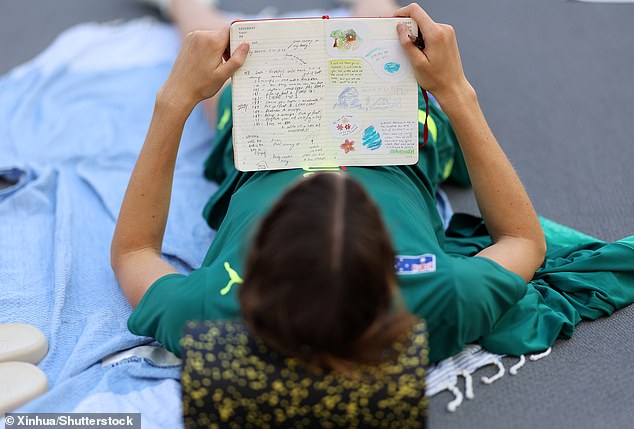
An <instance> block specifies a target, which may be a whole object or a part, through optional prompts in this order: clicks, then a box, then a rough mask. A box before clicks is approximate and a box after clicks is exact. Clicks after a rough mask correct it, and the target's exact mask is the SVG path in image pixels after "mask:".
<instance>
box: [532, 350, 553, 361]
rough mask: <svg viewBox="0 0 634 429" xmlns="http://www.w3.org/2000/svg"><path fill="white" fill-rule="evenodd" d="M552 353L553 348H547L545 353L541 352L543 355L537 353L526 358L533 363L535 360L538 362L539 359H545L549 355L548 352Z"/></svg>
mask: <svg viewBox="0 0 634 429" xmlns="http://www.w3.org/2000/svg"><path fill="white" fill-rule="evenodd" d="M552 351H553V348H552V347H548V348H547V349H546V351H545V352H543V353H537V354H534V355H530V356H529V357H528V358H529V359H530V360H532V361H533V362H535V361H536V360H540V359H543V358H545V357H546V356H548V355H549V354H550V352H552Z"/></svg>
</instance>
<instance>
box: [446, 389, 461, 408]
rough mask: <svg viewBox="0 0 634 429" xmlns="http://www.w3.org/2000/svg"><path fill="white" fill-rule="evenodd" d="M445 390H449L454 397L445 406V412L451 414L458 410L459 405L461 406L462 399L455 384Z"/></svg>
mask: <svg viewBox="0 0 634 429" xmlns="http://www.w3.org/2000/svg"><path fill="white" fill-rule="evenodd" d="M447 390H449V391H450V392H451V393H453V394H454V396H455V398H454V400H453V401H451V402H450V403H448V404H447V411H449V412H450V413H453V412H455V411H456V409H458V407H459V406H460V404H462V399H463V396H462V392H461V391H460V389H458V387H457V386H456V385H455V384H452V385H450V386H447Z"/></svg>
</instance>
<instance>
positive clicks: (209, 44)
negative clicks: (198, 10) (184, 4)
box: [162, 26, 249, 110]
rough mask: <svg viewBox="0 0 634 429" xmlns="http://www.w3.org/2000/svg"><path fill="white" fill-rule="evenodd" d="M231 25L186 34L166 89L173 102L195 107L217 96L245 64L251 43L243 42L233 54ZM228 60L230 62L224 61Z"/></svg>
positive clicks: (163, 90) (186, 106)
mask: <svg viewBox="0 0 634 429" xmlns="http://www.w3.org/2000/svg"><path fill="white" fill-rule="evenodd" d="M228 49H229V27H228V26H227V27H226V28H223V29H221V30H219V31H194V32H191V33H189V34H187V35H186V36H185V38H184V39H183V44H182V46H181V49H180V52H179V53H178V56H177V57H176V61H175V62H174V66H173V67H172V71H171V72H170V75H169V77H168V78H167V81H166V82H165V84H164V85H163V88H162V92H163V93H164V94H166V95H167V96H168V97H169V98H170V99H171V101H172V102H175V103H177V104H182V105H183V106H184V107H185V108H186V109H189V110H191V109H193V108H194V106H195V105H196V104H198V103H199V102H200V101H202V100H205V99H207V98H210V97H213V96H214V95H215V94H216V93H217V92H218V91H219V90H220V88H222V85H223V84H224V83H225V82H226V81H227V79H229V78H230V77H231V75H232V74H233V73H234V72H235V71H236V70H237V69H239V68H240V67H241V66H242V64H243V63H244V61H245V59H246V57H247V54H248V52H249V45H248V44H246V43H242V44H241V45H240V46H238V47H237V48H236V49H235V51H234V52H233V54H232V55H231V57H229V56H228V55H227V50H228ZM223 60H226V61H223Z"/></svg>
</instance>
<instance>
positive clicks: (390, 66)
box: [383, 62, 401, 73]
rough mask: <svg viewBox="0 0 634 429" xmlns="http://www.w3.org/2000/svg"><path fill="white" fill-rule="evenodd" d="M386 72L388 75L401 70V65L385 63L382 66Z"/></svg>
mask: <svg viewBox="0 0 634 429" xmlns="http://www.w3.org/2000/svg"><path fill="white" fill-rule="evenodd" d="M383 68H384V69H385V71H386V72H388V73H396V72H397V71H399V69H400V68H401V65H400V64H398V63H394V62H389V63H385V65H384V66H383Z"/></svg>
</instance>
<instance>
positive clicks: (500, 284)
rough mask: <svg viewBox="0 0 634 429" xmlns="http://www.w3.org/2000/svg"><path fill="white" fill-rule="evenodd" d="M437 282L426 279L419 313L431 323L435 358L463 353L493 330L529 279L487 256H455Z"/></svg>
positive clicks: (431, 340) (419, 304) (432, 360)
mask: <svg viewBox="0 0 634 429" xmlns="http://www.w3.org/2000/svg"><path fill="white" fill-rule="evenodd" d="M446 261H447V262H448V267H447V268H448V270H447V271H446V272H445V273H444V274H443V275H442V277H440V278H437V279H436V281H434V282H428V283H427V284H426V283H425V280H423V279H421V281H420V286H419V287H420V289H421V290H425V289H427V291H426V293H425V294H419V295H418V297H419V302H418V303H417V304H416V306H417V309H416V311H414V313H415V314H416V315H418V316H419V317H422V318H424V319H425V320H426V322H427V327H428V332H429V344H430V361H431V362H438V361H440V360H442V359H445V358H447V357H449V356H452V355H454V354H456V353H458V352H460V351H461V350H462V349H463V348H464V346H465V345H466V344H469V343H473V342H476V341H478V339H479V338H480V337H482V336H484V335H486V334H488V333H489V332H490V331H491V329H492V328H493V326H494V324H495V322H496V321H497V320H498V319H499V318H500V317H502V316H503V315H504V314H505V313H506V312H507V311H508V310H509V309H510V308H511V307H512V306H513V305H514V304H515V303H516V302H517V301H519V300H520V298H522V296H524V294H525V293H526V282H525V281H524V279H523V278H521V277H520V276H518V275H517V274H515V273H512V272H510V271H508V270H506V269H505V268H503V267H502V266H501V265H499V264H497V263H496V262H494V261H492V260H491V259H488V258H483V257H465V256H451V257H449V258H448V259H447V260H446Z"/></svg>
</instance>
